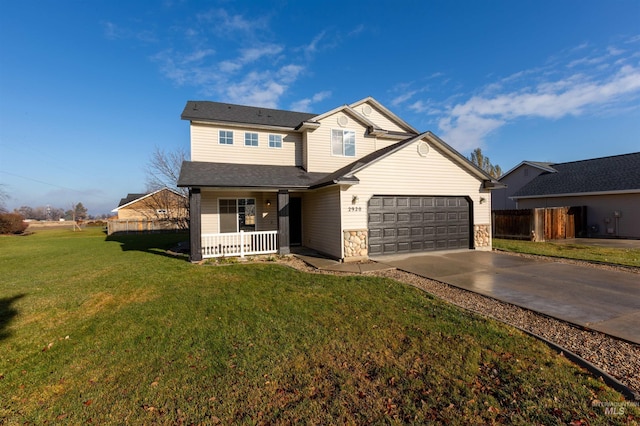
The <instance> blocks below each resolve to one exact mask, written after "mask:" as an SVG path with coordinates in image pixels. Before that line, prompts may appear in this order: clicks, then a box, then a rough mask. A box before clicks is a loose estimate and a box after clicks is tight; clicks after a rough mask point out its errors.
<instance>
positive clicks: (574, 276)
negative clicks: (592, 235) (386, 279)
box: [377, 250, 640, 344]
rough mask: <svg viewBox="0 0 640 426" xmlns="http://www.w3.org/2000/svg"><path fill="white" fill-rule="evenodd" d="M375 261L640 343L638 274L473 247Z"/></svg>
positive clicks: (639, 276) (639, 275) (639, 284)
mask: <svg viewBox="0 0 640 426" xmlns="http://www.w3.org/2000/svg"><path fill="white" fill-rule="evenodd" d="M377 261H378V262H381V263H384V264H387V265H390V266H393V267H395V268H398V269H400V270H404V271H407V272H411V273H414V274H417V275H420V276H423V277H426V278H431V279H435V280H438V281H442V282H445V283H447V284H450V285H454V286H456V287H460V288H464V289H466V290H470V291H473V292H476V293H480V294H483V295H486V296H489V297H493V298H495V299H498V300H502V301H504V302H508V303H512V304H514V305H518V306H521V307H524V308H527V309H531V310H533V311H537V312H540V313H543V314H546V315H549V316H551V317H554V318H558V319H561V320H564V321H568V322H570V323H573V324H577V325H580V326H583V327H586V328H590V329H593V330H597V331H601V332H603V333H607V334H609V335H612V336H616V337H620V338H623V339H626V340H629V341H631V342H635V343H638V344H640V274H635V273H632V272H621V271H610V270H604V269H599V268H591V267H582V266H577V265H571V264H566V263H560V262H556V261H552V260H538V259H531V258H525V257H519V256H512V255H508V254H504V253H496V252H485V251H473V250H468V251H459V252H444V253H432V254H426V255H425V254H423V255H417V256H406V255H405V256H393V257H385V258H380V259H377Z"/></svg>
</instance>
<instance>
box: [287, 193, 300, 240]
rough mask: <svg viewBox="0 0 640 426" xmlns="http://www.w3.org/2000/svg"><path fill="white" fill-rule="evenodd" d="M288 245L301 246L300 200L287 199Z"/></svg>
mask: <svg viewBox="0 0 640 426" xmlns="http://www.w3.org/2000/svg"><path fill="white" fill-rule="evenodd" d="M289 245H292V246H299V245H302V198H297V197H296V198H294V197H291V198H289Z"/></svg>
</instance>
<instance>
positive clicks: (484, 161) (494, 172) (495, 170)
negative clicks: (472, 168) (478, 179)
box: [469, 148, 502, 179]
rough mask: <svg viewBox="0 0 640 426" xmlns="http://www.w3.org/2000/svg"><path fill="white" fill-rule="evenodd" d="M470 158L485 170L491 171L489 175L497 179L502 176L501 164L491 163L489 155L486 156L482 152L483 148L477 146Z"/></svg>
mask: <svg viewBox="0 0 640 426" xmlns="http://www.w3.org/2000/svg"><path fill="white" fill-rule="evenodd" d="M469 160H470V161H471V162H472V163H473V164H475V165H476V166H478V167H480V168H481V169H482V170H484V171H485V172H487V173H489V175H490V176H491V177H493V178H495V179H499V178H500V176H502V169H501V168H500V166H498V165H497V164H496V165H493V164H491V160H489V157H485V156H484V154H482V149H480V148H476V149H474V150H473V152H472V153H471V156H470V157H469Z"/></svg>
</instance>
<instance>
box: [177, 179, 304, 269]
mask: <svg viewBox="0 0 640 426" xmlns="http://www.w3.org/2000/svg"><path fill="white" fill-rule="evenodd" d="M189 201H190V207H191V211H190V227H189V231H190V246H191V247H190V249H191V258H190V260H191V261H192V262H199V261H201V260H203V259H207V258H215V257H236V256H239V257H245V256H252V255H261V254H281V255H284V254H289V253H290V247H291V245H292V244H293V245H300V244H301V242H302V237H301V234H302V229H301V223H302V219H301V205H302V203H301V194H299V193H291V192H290V191H289V190H287V189H280V190H277V191H275V190H271V191H265V190H254V191H247V190H243V191H229V190H226V191H221V190H212V189H209V188H191V189H190V191H189Z"/></svg>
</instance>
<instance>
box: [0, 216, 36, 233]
mask: <svg viewBox="0 0 640 426" xmlns="http://www.w3.org/2000/svg"><path fill="white" fill-rule="evenodd" d="M28 226H29V224H28V223H26V222H25V221H24V218H23V217H22V216H21V215H19V214H18V213H2V214H0V234H22V233H23V232H24V230H25V229H27V227H28Z"/></svg>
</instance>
